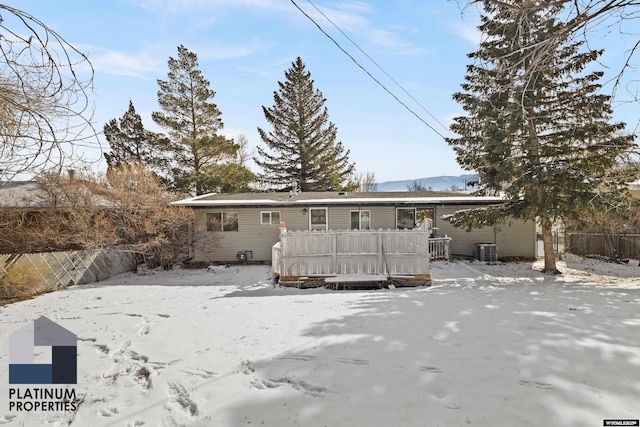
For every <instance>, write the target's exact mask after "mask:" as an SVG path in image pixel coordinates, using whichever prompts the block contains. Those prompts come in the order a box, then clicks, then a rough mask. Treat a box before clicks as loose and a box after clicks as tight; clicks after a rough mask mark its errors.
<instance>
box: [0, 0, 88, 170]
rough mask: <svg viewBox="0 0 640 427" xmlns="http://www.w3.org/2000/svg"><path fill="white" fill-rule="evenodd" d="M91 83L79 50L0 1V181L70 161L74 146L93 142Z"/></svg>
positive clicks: (75, 151)
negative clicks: (84, 76)
mask: <svg viewBox="0 0 640 427" xmlns="http://www.w3.org/2000/svg"><path fill="white" fill-rule="evenodd" d="M83 74H85V75H86V76H87V77H86V78H83V77H81V75H83ZM92 85H93V68H92V66H91V63H90V62H89V60H88V59H87V57H86V56H85V55H84V54H83V53H81V52H80V51H79V50H77V49H76V48H75V47H73V46H72V45H71V44H69V43H68V42H67V41H66V40H65V39H64V38H63V37H62V36H61V35H60V34H58V33H57V32H56V31H54V30H52V29H51V28H49V27H48V26H47V25H46V24H45V23H44V22H42V21H40V20H39V19H37V18H36V17H34V16H32V15H30V14H29V13H27V12H24V11H22V10H19V9H15V8H13V7H10V6H8V5H6V4H0V180H10V179H12V178H13V177H15V176H16V175H19V174H25V173H26V174H31V175H33V174H37V173H39V172H41V171H43V170H46V169H48V168H50V167H51V166H52V165H62V164H63V163H65V164H67V165H69V164H71V163H72V162H73V160H74V159H77V158H79V157H81V153H80V152H79V149H81V148H83V147H86V146H97V145H98V140H97V137H96V135H95V132H94V130H93V128H92V125H91V122H90V119H91V113H92V105H91V103H90V99H89V93H90V92H91V90H92Z"/></svg>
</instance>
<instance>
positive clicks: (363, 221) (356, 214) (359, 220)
mask: <svg viewBox="0 0 640 427" xmlns="http://www.w3.org/2000/svg"><path fill="white" fill-rule="evenodd" d="M351 229H352V230H370V229H371V211H351Z"/></svg>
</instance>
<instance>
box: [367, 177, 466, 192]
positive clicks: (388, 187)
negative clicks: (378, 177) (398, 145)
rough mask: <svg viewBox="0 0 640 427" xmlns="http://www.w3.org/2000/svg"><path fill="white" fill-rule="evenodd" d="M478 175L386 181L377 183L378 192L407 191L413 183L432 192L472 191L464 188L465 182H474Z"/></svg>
mask: <svg viewBox="0 0 640 427" xmlns="http://www.w3.org/2000/svg"><path fill="white" fill-rule="evenodd" d="M477 179H478V175H476V174H465V175H459V176H434V177H431V178H418V179H410V180H406V181H386V182H379V183H378V191H408V188H407V187H408V186H410V185H412V184H413V182H414V181H417V182H418V184H420V185H422V186H423V187H426V188H429V187H431V189H432V190H433V191H447V190H451V189H457V190H456V191H473V189H474V187H465V185H466V183H467V182H470V181H476V180H477Z"/></svg>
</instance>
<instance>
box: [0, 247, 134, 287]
mask: <svg viewBox="0 0 640 427" xmlns="http://www.w3.org/2000/svg"><path fill="white" fill-rule="evenodd" d="M134 266H135V258H134V256H133V254H132V253H130V252H126V251H119V250H111V249H96V250H82V251H66V252H43V253H24V254H0V281H10V280H13V281H16V280H19V281H28V282H29V284H30V285H31V286H33V288H44V287H47V288H49V289H52V288H62V287H66V286H71V285H81V284H86V283H93V282H98V281H100V280H105V279H108V278H109V277H111V276H114V275H116V274H120V273H124V272H126V271H130V270H131V269H132V268H133V267H134Z"/></svg>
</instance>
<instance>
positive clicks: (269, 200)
mask: <svg viewBox="0 0 640 427" xmlns="http://www.w3.org/2000/svg"><path fill="white" fill-rule="evenodd" d="M503 201H504V200H503V199H502V198H500V197H478V196H471V195H461V194H460V193H443V192H433V191H428V192H407V191H404V192H372V193H356V192H309V193H297V194H293V193H286V192H281V193H236V194H229V193H225V194H217V193H211V194H204V195H201V196H196V197H191V198H188V199H184V200H179V201H177V202H173V203H172V204H173V205H177V206H190V207H287V206H301V205H303V206H318V205H322V206H326V205H372V206H373V205H377V206H384V205H402V204H406V205H434V204H438V205H440V204H451V205H477V204H482V205H486V204H496V203H501V202H503Z"/></svg>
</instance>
